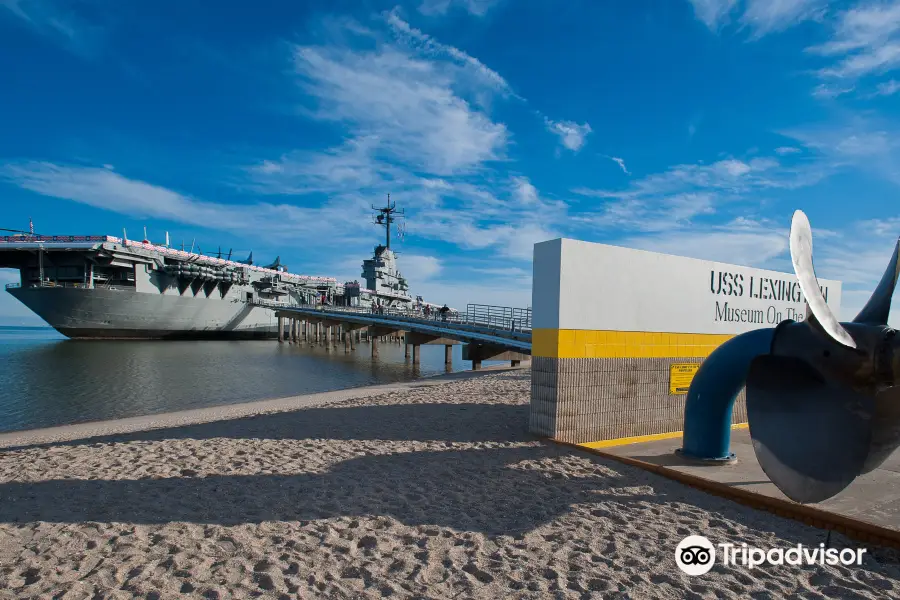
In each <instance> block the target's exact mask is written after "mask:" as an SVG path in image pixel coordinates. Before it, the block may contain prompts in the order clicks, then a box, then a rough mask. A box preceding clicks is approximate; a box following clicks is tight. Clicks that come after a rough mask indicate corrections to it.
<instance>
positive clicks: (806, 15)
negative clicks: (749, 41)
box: [741, 0, 828, 38]
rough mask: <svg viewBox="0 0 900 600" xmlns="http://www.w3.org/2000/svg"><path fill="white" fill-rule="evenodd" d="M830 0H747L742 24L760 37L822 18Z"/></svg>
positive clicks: (755, 35)
mask: <svg viewBox="0 0 900 600" xmlns="http://www.w3.org/2000/svg"><path fill="white" fill-rule="evenodd" d="M827 5H828V0H746V2H745V9H744V14H743V15H741V24H742V25H744V26H745V27H749V28H750V29H752V30H753V36H754V37H756V38H760V37H762V36H764V35H767V34H769V33H777V32H780V31H784V30H786V29H789V28H790V27H793V26H794V25H797V24H799V23H802V22H804V21H810V20H819V19H821V18H822V16H823V14H824V12H825V8H826V7H827Z"/></svg>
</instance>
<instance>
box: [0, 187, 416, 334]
mask: <svg viewBox="0 0 900 600" xmlns="http://www.w3.org/2000/svg"><path fill="white" fill-rule="evenodd" d="M373 208H374V207H373ZM375 210H376V211H378V214H379V216H380V217H381V219H379V220H378V221H377V224H379V225H385V227H386V229H387V244H386V245H385V246H382V245H378V246H376V248H375V252H374V256H373V258H371V259H369V260H365V261H363V274H362V276H363V278H364V279H365V281H366V287H365V288H363V287H362V286H360V284H359V282H358V281H352V282H346V283H343V284H342V283H338V281H337V279H335V278H334V277H321V276H311V275H300V274H294V273H290V272H289V271H288V269H287V267H286V266H284V265H282V264H281V262H280V260H279V259H276V260H275V262H274V263H272V264H269V265H266V266H260V265H255V264H253V260H252V253H251V256H250V258H248V259H247V260H246V261H238V260H231V258H230V253H229V256H228V257H226V258H223V257H222V254H221V252H220V253H219V254H218V255H217V256H209V255H204V254H200V253H194V252H192V251H185V250H183V249H182V250H179V249H176V248H171V247H169V246H168V245H159V244H153V243H151V242H149V241H148V240H146V239H144V240H142V241H136V240H129V239H127V238H126V237H125V236H123V237H121V238H120V237H115V236H108V235H104V236H71V235H68V236H67V235H62V236H47V235H35V234H33V233H31V232H28V233H19V234H16V235H8V236H0V268H13V269H18V270H19V275H20V281H19V282H17V283H12V284H8V285H7V286H6V287H7V291H8V292H9V293H10V294H12V295H13V296H14V297H15V298H17V299H18V300H19V301H20V302H22V303H23V304H24V305H25V306H27V307H28V308H29V309H31V310H32V311H33V312H34V313H36V314H37V315H38V316H40V317H41V318H42V319H43V320H44V321H46V322H47V323H48V324H49V325H51V326H52V327H54V328H55V329H56V330H58V331H59V332H60V333H62V334H63V335H65V336H67V337H70V338H130V339H178V338H182V339H184V338H194V339H241V338H269V337H275V336H277V318H276V316H275V310H276V309H274V308H272V307H273V305H274V306H277V305H284V306H308V305H317V304H318V305H331V306H341V305H344V306H357V307H362V308H372V307H373V306H385V307H392V308H406V309H409V308H411V307H412V306H413V298H412V297H411V296H410V295H409V293H408V285H407V282H406V280H405V279H404V278H403V277H402V275H401V274H400V272H399V270H398V268H397V263H396V256H395V254H394V253H393V251H391V249H390V247H389V246H390V224H391V223H392V222H393V214H394V212H395V208H394V206H392V205H391V204H390V201H389V202H388V206H387V207H386V208H379V209H375Z"/></svg>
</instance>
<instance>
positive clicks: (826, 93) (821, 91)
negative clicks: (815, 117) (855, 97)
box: [812, 83, 855, 100]
mask: <svg viewBox="0 0 900 600" xmlns="http://www.w3.org/2000/svg"><path fill="white" fill-rule="evenodd" d="M854 89H855V88H854V87H853V86H850V87H837V86H833V85H826V84H824V83H820V84H819V85H817V86H816V87H815V88H814V89H813V91H812V95H813V97H814V98H819V99H820V100H833V99H834V98H837V97H838V96H843V95H844V94H849V93H850V92H852V91H853V90H854Z"/></svg>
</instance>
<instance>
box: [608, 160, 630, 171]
mask: <svg viewBox="0 0 900 600" xmlns="http://www.w3.org/2000/svg"><path fill="white" fill-rule="evenodd" d="M606 158H608V159H609V160H611V161H613V162H614V163H616V164H617V165H619V168H620V169H622V172H623V173H625V174H626V175H631V173H629V172H628V168H627V167H626V166H625V160H624V159H621V158H618V157H615V156H607V157H606Z"/></svg>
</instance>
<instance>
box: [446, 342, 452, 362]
mask: <svg viewBox="0 0 900 600" xmlns="http://www.w3.org/2000/svg"><path fill="white" fill-rule="evenodd" d="M444 364H445V365H452V364H453V346H450V345H447V346H444Z"/></svg>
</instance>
